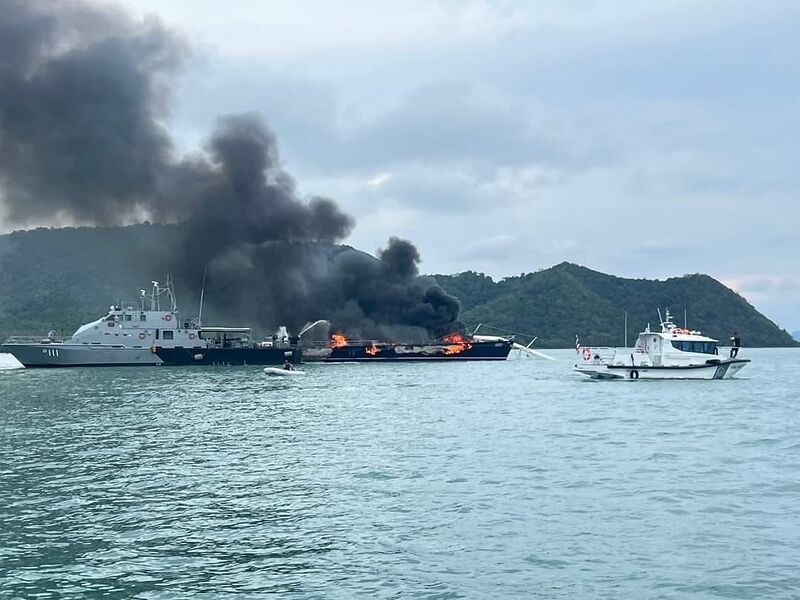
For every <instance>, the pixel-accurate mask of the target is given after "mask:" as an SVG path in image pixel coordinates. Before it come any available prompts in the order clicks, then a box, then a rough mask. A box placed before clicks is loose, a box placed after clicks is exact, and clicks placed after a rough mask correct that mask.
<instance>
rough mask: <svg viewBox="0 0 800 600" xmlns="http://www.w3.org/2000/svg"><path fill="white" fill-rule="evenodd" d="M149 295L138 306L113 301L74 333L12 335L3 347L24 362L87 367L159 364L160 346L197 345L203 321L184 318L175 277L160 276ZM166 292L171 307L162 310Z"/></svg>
mask: <svg viewBox="0 0 800 600" xmlns="http://www.w3.org/2000/svg"><path fill="white" fill-rule="evenodd" d="M152 284H153V288H152V291H151V293H150V294H149V295H148V294H147V293H146V292H145V290H141V298H140V306H139V308H138V309H136V308H134V307H132V306H128V307H125V308H123V307H118V306H111V307H110V309H109V312H108V314H106V315H105V316H103V317H101V318H99V319H97V320H96V321H92V322H91V323H87V324H86V325H82V326H81V327H79V328H78V330H77V331H76V332H75V333H73V334H72V336H71V337H69V338H67V339H64V340H59V339H58V338H57V337H56V335H55V332H50V333H49V334H48V336H47V337H46V338H44V339H25V338H13V337H12V338H10V339H9V340H8V341H7V342H5V343H4V344H3V345H2V346H0V352H7V353H9V354H12V355H13V356H14V357H15V358H16V359H17V360H18V361H19V362H21V363H22V364H23V365H24V366H26V367H83V366H92V367H100V366H123V365H125V366H129V365H160V364H162V363H163V361H162V359H161V358H160V357H159V356H158V355H157V354H156V353H155V351H154V350H155V348H156V347H157V346H168V347H175V346H188V347H192V346H195V345H197V343H198V342H199V339H200V337H201V336H200V334H201V328H200V326H199V323H198V322H196V321H194V320H191V321H182V320H181V319H180V316H179V314H178V309H177V305H176V303H175V293H174V291H173V288H172V282H171V280H169V279H168V281H167V285H166V287H161V286H160V285H159V283H158V282H157V281H154V282H152ZM162 296H167V298H166V299H167V300H168V301H169V308H168V309H167V310H161V301H162Z"/></svg>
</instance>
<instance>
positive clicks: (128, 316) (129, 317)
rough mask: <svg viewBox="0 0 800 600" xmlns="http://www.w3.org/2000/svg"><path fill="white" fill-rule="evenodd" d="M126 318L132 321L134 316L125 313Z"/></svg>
mask: <svg viewBox="0 0 800 600" xmlns="http://www.w3.org/2000/svg"><path fill="white" fill-rule="evenodd" d="M125 320H126V321H131V320H133V316H131V315H125Z"/></svg>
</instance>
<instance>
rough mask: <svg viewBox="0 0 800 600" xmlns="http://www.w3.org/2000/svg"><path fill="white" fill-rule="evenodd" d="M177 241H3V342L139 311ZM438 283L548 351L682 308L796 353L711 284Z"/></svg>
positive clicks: (694, 318)
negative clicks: (163, 253) (111, 313)
mask: <svg viewBox="0 0 800 600" xmlns="http://www.w3.org/2000/svg"><path fill="white" fill-rule="evenodd" d="M177 234H178V226H175V225H136V226H131V227H118V228H65V229H36V230H32V231H20V232H15V233H11V234H8V235H3V236H0V339H4V338H5V337H6V336H8V335H11V334H19V335H24V334H42V333H45V332H47V331H48V330H50V329H55V330H57V331H62V332H63V333H66V334H68V333H71V332H72V331H74V330H75V329H76V328H77V327H78V326H79V325H81V324H82V323H85V322H87V321H89V320H91V319H94V318H96V317H97V316H99V315H100V314H101V313H102V312H103V311H104V310H105V309H106V308H107V307H108V305H109V304H111V303H112V302H114V303H122V302H129V303H132V302H134V301H135V298H136V295H137V292H138V290H139V289H140V288H142V287H146V286H147V285H148V284H149V282H150V281H151V280H152V279H154V278H155V279H163V277H164V274H165V273H166V272H167V270H168V269H169V267H168V266H167V265H164V264H160V263H159V260H158V259H157V256H159V254H160V253H159V252H154V251H153V250H154V249H158V248H159V247H160V246H163V245H164V244H166V243H168V242H169V241H170V240H171V239H174V237H175V236H176V235H177ZM331 250H333V251H334V252H336V251H338V248H331ZM436 279H437V280H438V281H439V284H440V285H441V286H442V287H443V288H444V289H445V290H447V291H448V292H450V293H452V294H454V295H456V296H458V297H459V298H460V300H461V302H462V305H463V308H464V313H463V317H462V318H463V320H464V321H465V322H467V323H468V324H470V325H472V326H474V325H475V324H477V323H486V324H489V325H492V326H494V327H498V328H501V329H504V330H507V331H510V332H517V333H528V332H529V333H532V334H535V335H538V336H539V338H540V339H539V342H538V344H539V345H541V346H542V347H551V348H552V347H569V346H572V344H574V341H575V334H576V333H577V334H579V335H580V337H581V340H582V342H583V343H586V344H593V345H612V344H613V345H617V344H622V343H623V342H624V340H623V333H622V332H623V314H624V311H628V332H629V339H630V340H633V338H634V336H635V335H636V333H637V332H639V331H641V330H642V329H643V328H644V327H645V326H646V325H647V323H650V324H651V325H654V326H655V325H657V321H658V316H657V314H656V308H657V307H662V308H663V307H664V306H669V307H670V308H671V309H672V311H673V312H674V314H675V316H676V321H678V322H679V323H682V320H683V309H684V307H685V308H686V309H687V312H688V316H689V325H690V326H691V327H693V328H695V329H701V330H702V331H703V332H704V333H707V334H709V335H711V336H713V337H716V338H719V339H727V337H728V336H729V335H730V333H731V332H732V331H733V330H737V331H739V333H740V334H741V335H742V337H743V341H744V343H745V345H747V346H792V345H796V343H795V342H794V341H793V340H792V338H791V336H790V335H789V334H788V333H787V332H785V331H783V330H781V329H779V328H778V327H777V326H776V325H775V324H774V323H772V322H771V321H770V320H769V319H767V318H766V317H764V316H763V315H761V314H760V313H758V311H756V310H755V309H754V308H753V307H752V306H751V305H750V304H748V303H747V301H746V300H745V299H744V298H742V297H741V296H739V295H737V294H735V293H734V292H732V291H731V290H729V289H728V288H726V287H725V286H723V285H722V284H721V283H719V282H718V281H715V280H714V279H712V278H711V277H708V276H707V275H687V276H685V277H676V278H672V279H668V280H666V281H651V280H647V279H622V278H619V277H613V276H611V275H605V274H603V273H598V272H596V271H592V270H590V269H586V268H584V267H579V266H577V265H572V264H568V263H562V264H560V265H557V266H555V267H552V268H550V269H546V270H544V271H540V272H538V273H531V274H528V275H523V276H520V277H510V278H507V279H503V280H502V281H497V282H495V281H493V280H492V279H491V278H490V277H487V276H485V275H483V274H479V273H474V272H466V273H461V274H458V275H439V276H436ZM176 284H177V295H178V300H179V303H180V306H181V308H182V310H183V311H184V313H186V314H192V313H194V312H195V311H196V306H197V298H196V297H195V294H194V293H191V294H190V293H189V292H188V291H186V290H185V289H182V287H181V282H180V281H178V282H176ZM212 311H213V309H212ZM320 316H321V317H324V316H325V315H320ZM209 317H214V315H213V312H212V313H211V314H209Z"/></svg>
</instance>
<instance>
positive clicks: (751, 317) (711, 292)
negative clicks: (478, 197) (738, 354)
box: [436, 263, 796, 348]
mask: <svg viewBox="0 0 800 600" xmlns="http://www.w3.org/2000/svg"><path fill="white" fill-rule="evenodd" d="M436 279H437V280H438V282H439V284H440V285H441V286H442V287H443V288H444V289H445V290H447V291H448V292H450V293H451V294H454V295H456V296H458V297H459V299H460V300H461V303H462V305H463V307H464V312H463V314H462V319H463V320H464V321H465V322H466V323H467V324H468V325H470V326H474V325H476V324H478V323H485V324H489V325H492V326H494V327H497V328H500V329H502V330H505V331H509V332H518V333H530V334H532V335H537V336H539V340H538V341H537V344H539V345H541V346H542V347H551V348H555V347H570V346H572V345H573V344H574V343H575V335H576V334H577V335H578V336H580V339H581V342H582V343H584V344H591V345H623V344H624V342H625V340H624V322H625V321H624V319H625V312H626V311H627V313H628V340H629V342H630V343H632V342H633V340H634V339H635V336H636V334H637V333H638V332H639V331H642V330H643V329H644V327H646V326H647V324H648V323H649V324H650V325H651V326H652V327H656V328H657V327H658V325H659V323H658V314H657V312H656V311H657V309H658V308H660V309H661V311H662V314H663V311H664V308H665V307H669V308H670V310H671V311H672V313H673V315H674V317H675V319H674V320H675V321H676V323H678V324H680V325H682V324H683V318H684V309H686V314H687V318H688V325H689V327H691V328H693V329H699V330H701V331H703V333H705V334H707V335H710V336H712V337H715V338H717V339H721V340H727V339H728V338H729V337H730V335H731V333H732V332H733V331H738V332H739V333H740V335H741V336H742V338H743V341H744V344H745V345H750V346H793V345H796V344H795V342H794V341H793V339H792V336H791V335H789V333H787V332H786V331H784V330H782V329H780V328H779V327H778V326H777V325H775V323H773V322H772V321H770V320H769V319H768V318H766V317H765V316H764V315H762V314H760V313H759V312H758V311H757V310H755V308H753V306H751V305H750V304H749V303H748V302H747V301H746V300H745V299H744V298H742V297H741V296H739V295H738V294H736V293H735V292H733V291H731V290H730V289H728V288H727V287H725V286H724V285H722V284H721V283H719V282H718V281H716V280H715V279H713V278H711V277H709V276H708V275H686V276H684V277H674V278H671V279H667V280H666V281H656V280H649V279H623V278H620V277H614V276H612V275H606V274H604V273H599V272H597V271H592V270H591V269H587V268H585V267H580V266H578V265H573V264H569V263H562V264H559V265H556V266H555V267H552V268H550V269H545V270H543V271H539V272H537V273H530V274H527V275H523V276H520V277H509V278H507V279H503V280H502V281H498V282H495V281H493V280H492V279H491V278H490V277H487V276H485V275H483V274H481V273H474V272H466V273H460V274H458V275H437V276H436Z"/></svg>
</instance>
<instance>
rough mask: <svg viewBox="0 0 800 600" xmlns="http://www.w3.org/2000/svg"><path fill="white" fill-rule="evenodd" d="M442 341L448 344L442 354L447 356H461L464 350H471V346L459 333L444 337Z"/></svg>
mask: <svg viewBox="0 0 800 600" xmlns="http://www.w3.org/2000/svg"><path fill="white" fill-rule="evenodd" d="M442 339H443V340H444V341H445V342H447V343H448V344H450V345H449V346H447V348H445V349H444V353H445V354H447V355H448V356H449V355H451V354H461V353H462V352H464V351H465V350H469V349H470V348H472V344H470V343H469V342H468V341H467V340H466V339H464V336H463V335H461V334H460V333H451V334H450V335H446V336H444V337H443V338H442Z"/></svg>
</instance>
